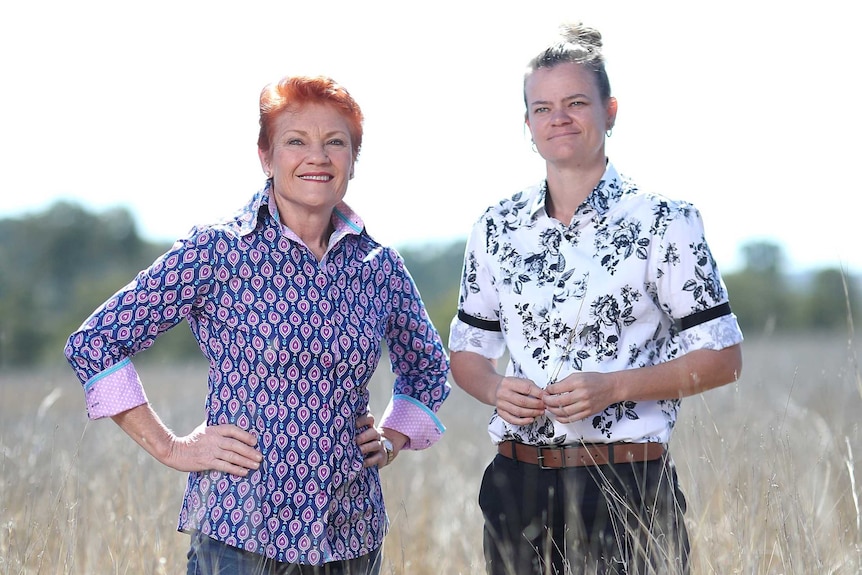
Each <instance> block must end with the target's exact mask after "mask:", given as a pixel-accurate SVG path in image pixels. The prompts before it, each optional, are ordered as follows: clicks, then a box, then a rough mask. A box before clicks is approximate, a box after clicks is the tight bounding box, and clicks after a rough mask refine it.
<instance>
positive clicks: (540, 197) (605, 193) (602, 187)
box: [529, 161, 623, 219]
mask: <svg viewBox="0 0 862 575" xmlns="http://www.w3.org/2000/svg"><path fill="white" fill-rule="evenodd" d="M547 194H548V180H544V181H543V182H542V184H541V185H540V186H539V187H538V191H537V193H536V194H535V195H534V196H533V201H532V205H531V206H530V211H529V215H530V218H531V219H535V218H536V217H537V216H539V215H540V214H547V210H546V209H545V199H546V196H547ZM622 194H623V185H622V178H621V177H620V175H619V173H618V172H617V169H616V168H615V167H614V165H613V164H612V163H611V162H610V161H608V163H607V166H606V167H605V173H604V174H603V175H602V179H601V180H599V183H598V184H596V187H595V188H594V189H593V191H592V192H590V195H589V196H587V199H586V200H584V203H582V204H581V205H580V207H578V210H577V211H576V212H575V217H578V216H579V215H585V214H592V213H593V212H596V214H598V215H600V216H601V215H603V214H605V213H606V212H607V211H608V210H609V209H610V208H611V206H612V205H613V204H614V203H616V201H617V200H619V198H620V197H621V196H622Z"/></svg>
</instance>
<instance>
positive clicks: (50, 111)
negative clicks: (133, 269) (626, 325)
mask: <svg viewBox="0 0 862 575" xmlns="http://www.w3.org/2000/svg"><path fill="white" fill-rule="evenodd" d="M854 5H855V3H854V2H850V1H844V0H820V1H817V2H811V3H808V5H807V7H802V6H801V5H800V3H793V2H757V1H747V2H739V1H734V2H729V3H728V2H722V3H712V4H706V3H699V2H680V1H677V2H642V1H631V2H610V1H607V2H604V1H595V0H594V1H590V2H579V1H576V0H568V1H564V2H540V1H538V0H530V1H529V2H527V1H524V2H514V1H513V2H500V1H495V2H485V1H471V0H459V1H452V0H438V1H436V2H428V3H413V2H390V1H377V2H356V1H353V2H339V1H334V0H331V1H327V2H312V1H306V2H303V3H301V4H300V3H297V2H291V1H288V0H280V1H277V2H259V1H253V0H252V1H245V2H217V1H216V2H213V1H210V2H203V1H196V0H181V1H171V2H168V1H165V0H152V1H148V2H132V1H129V2H116V1H112V2H107V1H106V2H95V1H93V0H82V1H76V2H67V1H60V0H54V1H40V0H28V1H26V2H24V1H17V2H6V3H4V4H3V6H2V7H0V53H2V54H3V60H2V64H0V69H2V82H3V85H4V87H3V88H2V90H0V158H2V160H0V161H2V166H0V218H3V217H14V216H18V215H23V214H28V213H33V212H35V211H38V210H42V209H44V208H46V207H47V206H49V205H50V204H51V203H53V202H54V201H56V200H58V199H60V198H65V199H72V200H76V201H78V202H80V203H82V204H83V205H84V206H85V207H87V208H89V209H94V210H101V209H104V208H107V207H112V206H118V205H124V206H127V207H128V208H129V209H130V210H131V211H132V212H133V214H134V215H135V217H136V219H137V221H138V223H139V226H140V230H141V232H142V233H143V234H144V235H145V236H146V237H147V238H149V239H154V240H155V239H159V240H167V241H170V240H173V239H174V238H175V237H177V236H179V235H182V234H184V233H185V232H186V231H187V230H188V229H189V228H190V227H191V225H192V224H194V223H199V222H206V221H209V220H212V219H214V218H217V217H219V216H222V215H223V214H225V213H230V212H232V211H233V210H234V209H235V208H237V207H239V206H240V205H242V204H243V203H244V202H245V201H246V200H247V199H248V197H249V196H250V195H251V194H252V193H253V192H254V191H255V190H256V189H257V188H258V187H260V186H261V185H262V184H263V176H262V173H261V169H260V165H259V163H258V159H257V152H256V139H257V129H258V124H257V98H258V95H259V93H260V89H261V88H262V87H263V86H264V84H266V83H268V82H270V81H272V80H275V79H277V78H280V77H281V76H284V75H287V74H299V73H308V74H326V75H329V76H332V77H333V78H335V79H336V80H337V81H339V82H340V83H342V84H343V85H345V86H346V87H347V89H348V90H349V91H350V92H351V93H352V94H353V96H354V97H355V98H356V99H357V101H358V102H359V104H360V106H362V108H363V112H364V113H365V116H366V121H365V139H364V142H363V151H362V155H361V156H360V160H359V163H358V165H357V172H356V178H355V179H354V180H353V182H352V183H351V185H350V188H349V190H348V194H347V201H348V203H349V204H350V205H351V206H352V207H353V208H354V209H356V210H357V211H358V212H359V214H360V215H361V216H362V217H363V218H364V219H365V221H366V224H367V226H368V228H369V230H370V231H371V233H372V235H374V236H375V237H376V238H377V239H379V240H381V241H383V242H384V243H387V244H392V245H396V246H401V245H408V244H422V243H426V242H429V241H436V240H443V239H446V240H448V239H453V238H459V237H463V236H465V235H466V234H467V232H468V230H469V228H470V226H471V224H472V222H473V221H474V220H475V219H476V218H477V217H478V216H479V214H480V213H481V212H482V210H483V209H484V208H485V207H486V206H488V205H489V204H491V203H494V202H496V201H497V200H499V199H500V198H502V197H504V196H508V195H511V194H512V193H514V192H515V191H517V190H519V189H521V188H522V187H524V186H526V185H528V184H532V183H534V182H535V181H538V180H539V179H540V178H541V177H542V175H543V173H544V172H543V165H542V163H541V162H540V160H539V158H538V156H537V155H536V154H534V153H533V152H532V151H531V149H530V145H529V135H528V133H527V132H526V130H525V128H524V126H523V100H522V94H521V82H522V71H523V68H524V65H525V64H526V62H527V61H528V60H529V59H530V57H531V56H533V54H534V53H535V52H536V51H537V49H538V48H539V47H540V46H541V43H542V42H541V40H542V39H543V38H544V36H545V35H546V34H547V33H548V32H549V31H553V29H554V28H555V26H556V24H557V23H559V22H560V21H561V20H564V19H583V20H584V21H585V22H587V23H590V24H592V25H594V26H596V27H597V28H599V29H600V30H601V31H602V33H603V35H604V37H605V46H606V50H605V53H606V55H607V58H608V60H609V63H608V71H609V74H610V78H611V85H612V88H613V91H614V95H615V96H616V97H617V98H618V100H619V114H618V117H617V126H616V128H615V129H614V133H613V136H612V138H611V139H610V140H609V141H608V146H607V149H608V155H609V156H610V158H611V160H612V161H613V162H614V163H615V164H616V166H617V168H619V169H620V171H622V172H623V173H626V174H628V175H630V176H632V177H633V178H634V179H635V180H636V181H637V182H638V183H639V184H640V185H641V187H644V188H649V189H653V190H655V191H659V192H662V193H665V194H666V195H669V196H671V197H676V198H683V199H687V200H690V201H692V202H693V203H694V204H695V205H696V206H697V207H698V208H699V209H700V210H701V212H702V213H703V216H704V219H705V222H706V229H707V239H708V240H709V242H710V245H711V247H712V250H713V253H714V255H715V256H716V258H717V259H718V262H719V264H720V266H721V267H722V268H723V269H725V271H730V270H732V269H735V268H736V267H737V266H738V265H739V263H740V262H739V259H738V255H739V254H738V248H739V246H740V244H742V243H744V242H747V241H752V240H759V239H769V240H772V241H777V242H779V243H780V244H781V245H782V246H783V247H784V249H785V250H786V252H787V255H788V256H789V258H790V260H791V261H790V263H791V265H792V266H793V268H794V269H809V268H819V267H823V266H827V265H830V266H831V265H840V266H844V267H847V268H849V269H851V270H852V271H862V253H860V252H862V250H860V246H859V244H858V242H857V241H856V237H855V233H851V231H852V230H853V229H855V226H857V225H859V223H858V221H859V218H858V216H857V213H856V210H857V206H858V204H859V203H858V196H859V194H860V192H862V189H860V187H862V186H860V178H859V176H858V168H857V165H856V160H857V158H856V156H857V155H858V151H859V149H860V145H859V143H858V139H859V137H860V134H862V114H860V111H859V110H860V105H859V104H860V102H862V88H860V87H859V86H858V81H857V76H858V68H859V62H858V60H859V57H860V56H862V49H860V41H859V36H860V32H859V29H858V22H859V21H860V20H859V18H858V16H857V15H856V14H855V13H851V11H853V10H855V8H853V6H854ZM851 236H852V238H851Z"/></svg>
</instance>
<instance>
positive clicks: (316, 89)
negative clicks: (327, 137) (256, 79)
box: [257, 76, 364, 160]
mask: <svg viewBox="0 0 862 575" xmlns="http://www.w3.org/2000/svg"><path fill="white" fill-rule="evenodd" d="M305 104H325V105H327V106H332V107H333V108H335V109H336V110H338V111H339V112H340V113H341V115H342V116H344V119H345V120H347V127H348V131H349V132H350V139H351V143H352V144H353V159H354V160H356V158H357V157H358V156H359V149H360V148H361V147H362V121H363V119H364V118H363V116H362V110H360V109H359V104H357V103H356V100H354V99H353V97H352V96H351V95H350V94H349V93H348V92H347V90H345V89H344V87H342V86H341V85H340V84H338V83H337V82H335V81H334V80H333V79H332V78H327V77H326V76H313V77H312V76H286V77H284V78H282V79H281V80H279V81H278V82H273V83H272V84H269V85H267V86H265V87H264V89H263V90H262V91H261V93H260V134H259V135H258V137H257V147H258V148H260V150H261V151H263V152H265V153H268V152H269V149H270V146H271V145H272V141H271V140H270V137H271V132H272V130H273V125H274V124H275V120H276V118H277V117H278V116H279V114H281V113H282V112H284V111H285V110H297V109H299V108H301V107H302V106H303V105H305Z"/></svg>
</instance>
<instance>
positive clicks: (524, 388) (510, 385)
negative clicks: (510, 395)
mask: <svg viewBox="0 0 862 575" xmlns="http://www.w3.org/2000/svg"><path fill="white" fill-rule="evenodd" d="M501 386H502V388H503V389H506V390H511V391H514V392H515V393H517V394H519V395H524V396H528V397H542V388H540V387H539V386H538V385H536V384H535V383H533V382H532V381H530V380H529V379H521V378H516V377H507V378H505V379H503V382H502V385H501Z"/></svg>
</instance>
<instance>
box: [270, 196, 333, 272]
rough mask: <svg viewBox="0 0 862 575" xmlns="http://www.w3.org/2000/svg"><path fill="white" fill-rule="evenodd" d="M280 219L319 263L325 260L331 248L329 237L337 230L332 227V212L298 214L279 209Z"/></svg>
mask: <svg viewBox="0 0 862 575" xmlns="http://www.w3.org/2000/svg"><path fill="white" fill-rule="evenodd" d="M278 211H279V219H280V220H281V223H282V224H284V225H286V226H287V227H288V228H290V230H291V231H292V232H293V233H295V234H296V235H297V236H298V237H299V239H300V240H302V243H304V244H305V246H306V247H307V248H308V249H310V250H311V251H312V253H314V255H315V257H316V258H317V261H320V260H322V259H323V256H324V254H326V250H327V248H328V247H329V237H330V236H331V235H332V232H334V231H335V228H334V227H333V225H332V211H331V210H330V211H329V212H326V213H322V212H311V213H305V214H302V215H300V214H297V213H295V212H294V211H293V210H287V211H285V210H282V208H281V207H279V210H278Z"/></svg>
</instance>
